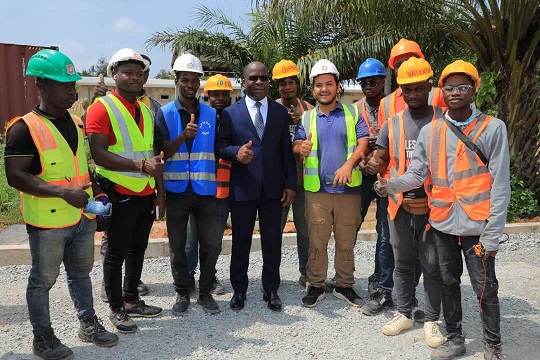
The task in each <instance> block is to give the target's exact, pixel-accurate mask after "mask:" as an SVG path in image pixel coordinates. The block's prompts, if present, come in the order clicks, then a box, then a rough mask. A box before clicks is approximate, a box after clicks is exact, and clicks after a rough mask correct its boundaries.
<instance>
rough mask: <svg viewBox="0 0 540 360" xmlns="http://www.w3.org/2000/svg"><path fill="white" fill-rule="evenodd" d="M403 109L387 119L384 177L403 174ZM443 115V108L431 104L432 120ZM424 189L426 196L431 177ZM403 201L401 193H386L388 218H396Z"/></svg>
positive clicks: (425, 183) (405, 158)
mask: <svg viewBox="0 0 540 360" xmlns="http://www.w3.org/2000/svg"><path fill="white" fill-rule="evenodd" d="M404 111H405V110H402V111H400V112H398V113H397V114H396V115H394V116H392V117H391V118H390V119H388V144H389V147H388V152H389V155H390V162H389V164H388V172H387V173H386V174H385V176H386V177H391V178H395V177H398V176H401V175H403V174H405V170H407V169H405V162H406V160H407V155H406V154H405V126H404V121H403V113H404ZM442 116H443V109H441V108H440V107H437V106H433V118H432V121H435V119H438V118H440V117H442ZM387 174H388V175H387ZM424 189H425V190H426V194H428V196H429V195H430V192H431V179H430V178H429V177H428V179H427V180H426V181H425V182H424ZM402 202H403V193H399V194H388V214H390V220H394V219H395V218H396V214H397V212H398V209H399V207H400V206H401V203H402Z"/></svg>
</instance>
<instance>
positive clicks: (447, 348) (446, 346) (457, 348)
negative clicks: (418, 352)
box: [431, 335, 467, 360]
mask: <svg viewBox="0 0 540 360" xmlns="http://www.w3.org/2000/svg"><path fill="white" fill-rule="evenodd" d="M466 351H467V350H466V349H465V337H464V336H463V335H455V336H454V337H453V338H448V339H446V341H445V342H444V343H443V344H442V345H441V347H440V348H438V349H435V350H433V351H432V352H431V360H448V359H454V358H456V357H457V356H463V355H465V353H466Z"/></svg>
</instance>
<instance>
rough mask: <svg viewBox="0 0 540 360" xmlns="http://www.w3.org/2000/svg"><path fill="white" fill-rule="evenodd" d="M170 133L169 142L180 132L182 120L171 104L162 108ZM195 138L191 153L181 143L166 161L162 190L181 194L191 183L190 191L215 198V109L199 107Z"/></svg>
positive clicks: (174, 106)
mask: <svg viewBox="0 0 540 360" xmlns="http://www.w3.org/2000/svg"><path fill="white" fill-rule="evenodd" d="M161 110H162V112H163V117H164V118H165V122H166V124H167V128H168V130H169V135H170V137H169V140H170V141H173V140H174V139H176V138H177V137H178V136H179V135H180V134H181V133H182V131H183V128H182V119H181V116H180V113H179V111H178V109H177V108H176V104H175V102H174V101H172V102H170V103H168V104H167V105H165V106H163V107H162V108H161ZM198 127H199V128H198V129H197V135H195V138H194V139H193V145H192V147H191V153H189V152H188V149H187V146H186V144H185V142H184V143H182V145H180V147H179V148H178V150H177V151H176V153H175V154H174V155H173V156H172V157H171V158H169V159H167V160H166V161H165V168H164V171H163V180H164V181H163V184H164V187H165V190H167V191H171V192H174V193H181V192H184V191H185V190H186V189H187V186H188V183H191V186H192V188H193V191H194V192H195V193H196V194H199V195H216V192H217V188H216V186H217V185H216V157H215V153H214V141H215V134H216V110H215V109H213V108H212V107H210V106H208V105H205V104H199V120H198Z"/></svg>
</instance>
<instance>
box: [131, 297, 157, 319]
mask: <svg viewBox="0 0 540 360" xmlns="http://www.w3.org/2000/svg"><path fill="white" fill-rule="evenodd" d="M124 306H125V308H126V312H127V313H128V315H129V316H131V317H147V318H151V317H156V316H159V315H161V313H162V312H163V309H162V308H160V307H157V306H152V305H146V304H145V303H144V301H143V300H141V299H137V300H136V301H135V302H134V303H128V302H125V303H124Z"/></svg>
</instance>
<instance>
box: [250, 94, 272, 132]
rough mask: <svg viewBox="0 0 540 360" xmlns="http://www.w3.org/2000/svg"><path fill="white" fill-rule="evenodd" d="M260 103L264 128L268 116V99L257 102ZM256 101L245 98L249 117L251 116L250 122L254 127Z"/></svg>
mask: <svg viewBox="0 0 540 360" xmlns="http://www.w3.org/2000/svg"><path fill="white" fill-rule="evenodd" d="M259 102H260V103H261V115H262V118H263V122H264V126H266V117H267V115H268V97H266V96H265V97H264V98H263V99H262V100H259ZM255 103H256V101H255V100H253V99H252V98H250V97H249V96H246V106H247V109H248V111H249V116H251V121H252V122H253V125H255V115H256V114H257V106H255Z"/></svg>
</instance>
